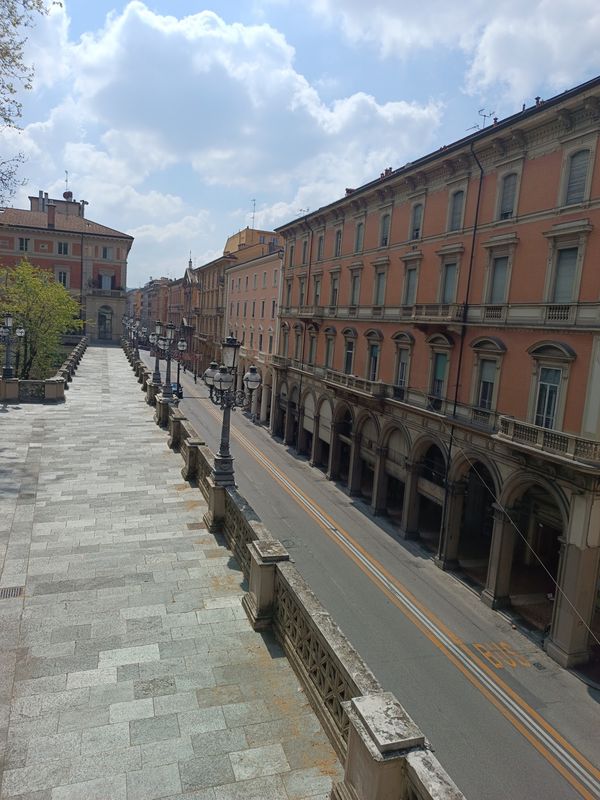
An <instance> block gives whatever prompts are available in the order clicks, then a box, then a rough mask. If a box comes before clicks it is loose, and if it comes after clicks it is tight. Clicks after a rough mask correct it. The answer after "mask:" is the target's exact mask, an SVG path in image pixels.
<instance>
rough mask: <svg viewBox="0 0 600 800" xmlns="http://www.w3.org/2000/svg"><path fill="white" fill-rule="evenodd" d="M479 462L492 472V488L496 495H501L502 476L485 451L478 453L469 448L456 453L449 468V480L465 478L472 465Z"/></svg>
mask: <svg viewBox="0 0 600 800" xmlns="http://www.w3.org/2000/svg"><path fill="white" fill-rule="evenodd" d="M477 462H480V463H481V464H483V465H484V467H485V468H486V469H487V471H488V472H489V473H490V476H491V478H492V480H493V486H492V487H491V488H492V490H493V494H494V497H499V495H500V487H501V486H502V477H501V475H500V472H499V470H498V467H497V466H496V464H495V462H493V461H492V460H491V459H490V458H489V457H488V456H487V455H485V454H484V453H478V452H476V451H471V452H470V451H467V450H462V451H461V452H459V453H456V455H455V456H454V458H453V459H452V463H451V464H450V467H449V468H448V480H449V481H451V482H454V481H459V480H461V478H464V476H465V475H466V474H467V472H468V471H469V470H470V469H471V467H472V465H473V464H476V463H477Z"/></svg>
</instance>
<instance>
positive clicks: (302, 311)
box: [288, 305, 325, 319]
mask: <svg viewBox="0 0 600 800" xmlns="http://www.w3.org/2000/svg"><path fill="white" fill-rule="evenodd" d="M288 310H289V309H288ZM324 310H325V309H324V308H323V306H317V305H313V306H300V307H299V308H298V316H299V317H303V318H305V319H320V318H321V317H322V316H323V314H324Z"/></svg>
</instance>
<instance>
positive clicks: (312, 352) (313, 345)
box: [308, 334, 317, 364]
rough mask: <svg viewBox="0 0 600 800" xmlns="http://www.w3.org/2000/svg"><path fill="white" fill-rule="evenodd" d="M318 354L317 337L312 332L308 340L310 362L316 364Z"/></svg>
mask: <svg viewBox="0 0 600 800" xmlns="http://www.w3.org/2000/svg"><path fill="white" fill-rule="evenodd" d="M316 354H317V337H316V336H314V335H313V334H311V336H310V338H309V341H308V363H309V364H314V363H315V357H316Z"/></svg>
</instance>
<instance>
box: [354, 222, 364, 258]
mask: <svg viewBox="0 0 600 800" xmlns="http://www.w3.org/2000/svg"><path fill="white" fill-rule="evenodd" d="M364 233H365V226H364V223H362V222H357V223H356V233H355V235H354V252H355V253H362V249H363V239H364Z"/></svg>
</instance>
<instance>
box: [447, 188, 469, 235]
mask: <svg viewBox="0 0 600 800" xmlns="http://www.w3.org/2000/svg"><path fill="white" fill-rule="evenodd" d="M464 196H465V193H464V192H463V191H462V190H461V191H459V192H454V194H453V195H452V205H451V207H450V230H451V231H457V230H459V228H460V227H461V221H462V208H463V200H464Z"/></svg>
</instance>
